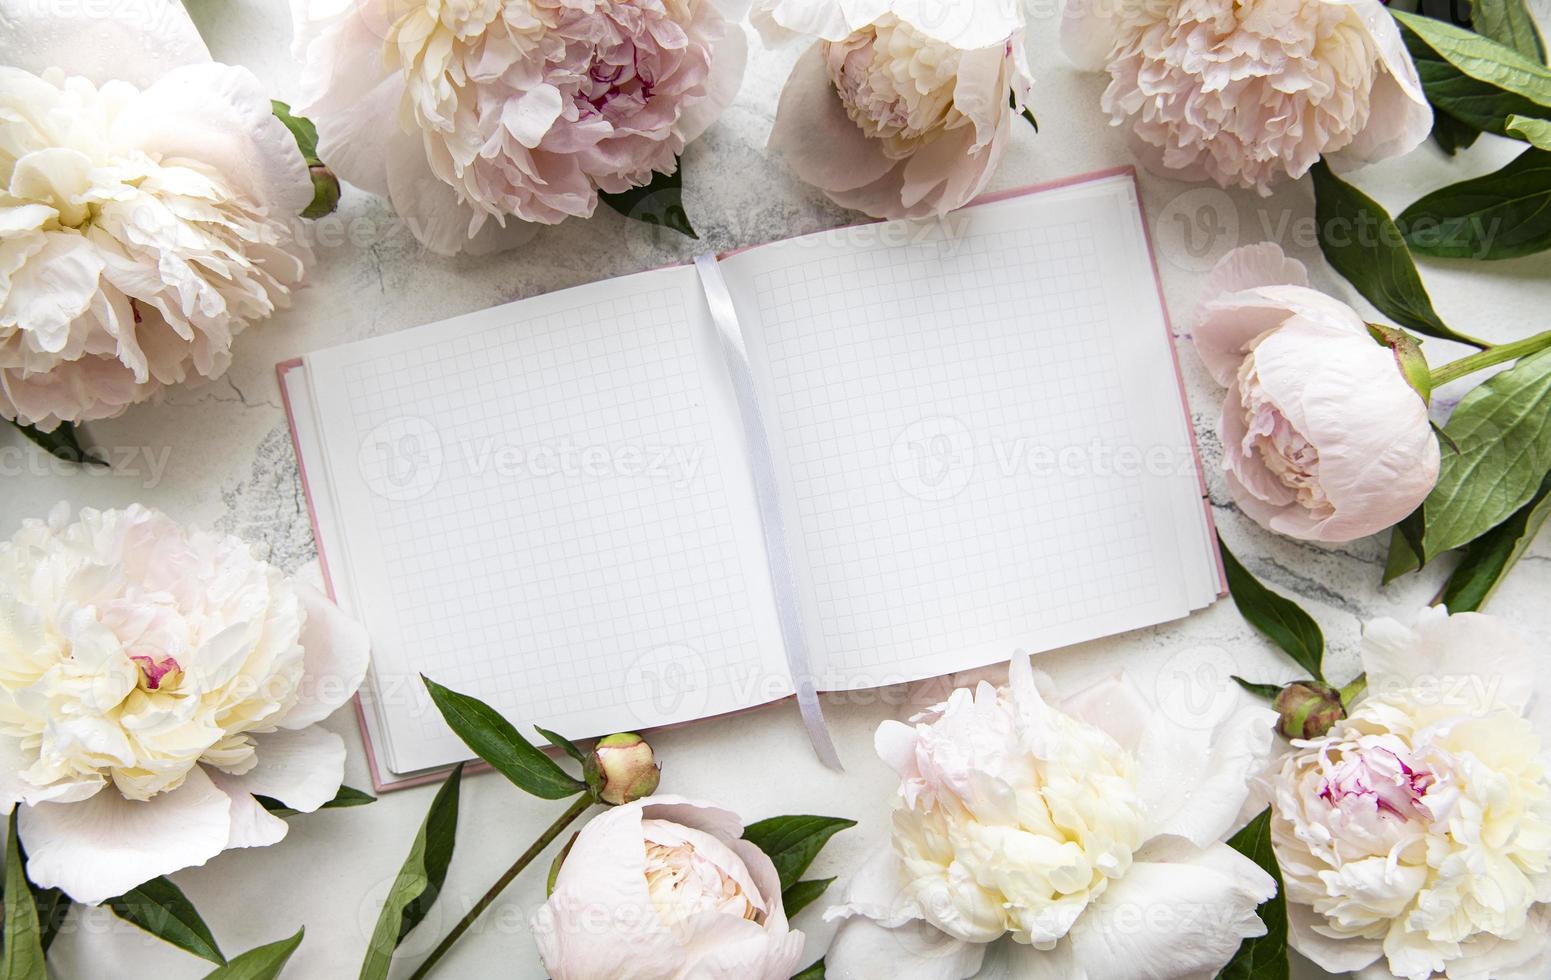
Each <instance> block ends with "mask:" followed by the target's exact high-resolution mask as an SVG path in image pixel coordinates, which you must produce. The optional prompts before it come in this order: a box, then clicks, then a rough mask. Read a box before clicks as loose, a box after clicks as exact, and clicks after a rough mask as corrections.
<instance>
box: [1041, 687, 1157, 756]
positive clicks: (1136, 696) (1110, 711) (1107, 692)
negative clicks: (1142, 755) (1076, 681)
mask: <svg viewBox="0 0 1551 980" xmlns="http://www.w3.org/2000/svg"><path fill="white" fill-rule="evenodd" d="M1057 707H1059V708H1060V709H1061V710H1062V711H1064V712H1066V713H1067V714H1069V715H1071V716H1072V717H1073V718H1076V719H1078V720H1079V721H1085V722H1087V723H1088V724H1090V725H1092V726H1093V727H1095V728H1097V729H1099V730H1101V731H1104V732H1106V733H1108V734H1109V736H1110V737H1111V738H1113V739H1114V740H1115V741H1116V742H1118V743H1120V746H1121V748H1123V749H1125V750H1126V751H1127V752H1133V753H1134V752H1136V751H1137V749H1138V747H1140V746H1141V744H1142V740H1143V739H1144V737H1145V736H1146V734H1147V732H1148V730H1149V729H1150V728H1151V727H1153V725H1155V724H1157V723H1158V720H1157V719H1158V712H1157V710H1156V709H1154V708H1153V706H1152V705H1151V704H1149V703H1148V702H1147V699H1146V698H1144V697H1142V692H1141V691H1139V690H1137V688H1136V684H1135V683H1133V682H1132V680H1131V678H1130V677H1129V676H1127V675H1125V674H1112V675H1110V676H1109V677H1106V678H1103V679H1102V680H1099V681H1097V682H1095V683H1093V684H1091V685H1089V686H1088V687H1085V688H1083V689H1081V690H1079V691H1076V692H1074V693H1072V694H1070V695H1067V696H1066V697H1064V698H1062V699H1061V702H1060V704H1059V705H1058V706H1057Z"/></svg>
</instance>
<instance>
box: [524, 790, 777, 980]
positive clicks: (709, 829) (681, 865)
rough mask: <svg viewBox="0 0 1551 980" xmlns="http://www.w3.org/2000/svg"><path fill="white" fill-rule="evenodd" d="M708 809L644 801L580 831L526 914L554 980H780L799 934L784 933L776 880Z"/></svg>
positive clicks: (765, 861)
mask: <svg viewBox="0 0 1551 980" xmlns="http://www.w3.org/2000/svg"><path fill="white" fill-rule="evenodd" d="M742 837H743V825H742V824H741V823H740V822H739V821H738V818H737V817H736V816H734V815H733V814H731V813H729V812H727V811H726V810H723V809H721V808H719V807H714V806H711V805H709V804H705V803H696V802H694V801H692V800H685V799H681V798H679V797H676V796H652V797H647V798H646V799H643V800H640V801H637V802H635V803H627V804H625V805H624V806H618V807H614V808H613V809H611V810H608V811H607V812H604V813H601V814H599V815H598V816H597V817H595V818H593V820H592V821H591V822H590V823H588V824H587V826H586V827H584V828H582V832H581V834H579V835H578V836H577V838H576V841H575V843H573V844H572V845H571V850H570V852H569V853H567V855H566V857H565V863H564V864H562V865H561V866H560V873H559V874H558V875H557V876H556V877H555V887H554V891H553V893H552V894H551V895H550V897H549V901H548V902H546V903H545V904H544V906H543V907H542V908H540V909H539V910H538V911H537V912H536V913H534V916H533V921H532V927H533V938H534V940H535V941H536V942H537V943H538V947H539V955H540V956H541V957H542V958H543V960H544V968H545V969H546V970H548V971H549V975H550V976H552V977H554V978H555V980H600V978H603V977H652V978H654V980H655V978H660V980H786V978H788V977H790V976H791V975H792V974H793V973H794V972H795V971H796V967H797V961H798V960H799V959H801V957H802V947H803V934H802V933H800V932H793V931H791V930H790V929H789V928H788V927H787V922H786V913H785V911H784V910H783V909H782V906H781V879H780V876H779V875H778V874H776V869H775V865H773V864H772V863H771V862H770V858H768V857H766V856H765V854H764V853H763V852H762V851H760V849H759V848H757V847H755V846H754V845H753V844H750V843H749V842H748V841H746V840H743V839H742Z"/></svg>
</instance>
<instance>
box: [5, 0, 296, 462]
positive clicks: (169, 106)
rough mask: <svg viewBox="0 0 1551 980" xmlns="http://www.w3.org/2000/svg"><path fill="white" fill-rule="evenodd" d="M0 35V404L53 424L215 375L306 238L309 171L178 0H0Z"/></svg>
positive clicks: (251, 88)
mask: <svg viewBox="0 0 1551 980" xmlns="http://www.w3.org/2000/svg"><path fill="white" fill-rule="evenodd" d="M98 14H100V15H101V16H96V15H98ZM0 49H3V50H4V51H5V58H6V61H7V62H8V66H5V67H0V188H3V189H0V417H4V418H7V419H11V420H14V421H19V422H22V423H24V424H29V425H36V426H38V427H39V428H41V429H43V430H45V431H51V430H53V429H54V428H56V427H57V426H58V425H59V424H60V423H61V422H82V421H89V420H92V419H102V418H112V417H114V416H117V415H119V414H121V413H122V412H123V411H124V410H125V409H126V408H128V407H129V406H130V405H132V404H134V403H137V402H142V401H145V400H146V399H148V398H150V397H152V396H153V395H155V394H156V393H157V392H159V391H160V390H161V389H162V388H164V387H166V386H167V385H172V384H178V383H180V382H182V381H185V380H187V379H189V378H190V377H195V376H197V377H199V378H204V379H212V378H217V377H220V376H221V375H222V374H223V373H224V372H225V371H226V369H227V367H228V366H229V365H230V364H231V356H232V355H231V350H232V342H233V340H234V339H235V338H236V337H237V335H238V334H240V333H241V332H242V331H243V330H244V329H245V328H246V327H248V326H249V325H250V324H252V323H254V322H256V321H258V320H262V319H264V318H266V317H268V316H269V315H270V314H271V313H273V312H274V311H275V310H276V309H277V308H278V307H281V306H283V305H285V303H286V302H287V298H288V296H289V293H290V287H291V286H293V285H294V284H296V283H297V282H298V281H299V280H300V279H301V275H302V265H303V260H304V258H306V257H307V254H308V253H307V249H306V248H305V247H304V246H303V245H302V244H300V243H299V242H297V241H296V240H295V239H294V237H293V233H292V229H291V224H290V223H291V222H292V221H293V220H294V219H295V218H296V216H297V215H298V214H299V213H300V212H301V211H302V209H303V208H305V207H306V206H307V204H308V203H309V202H310V201H311V200H312V181H311V178H310V176H309V175H308V171H307V164H306V161H305V160H303V158H302V155H301V152H300V151H299V150H298V149H297V148H296V141H295V139H294V138H293V137H292V136H291V134H290V132H289V131H287V130H286V128H285V126H284V125H283V124H281V123H280V122H279V120H277V119H275V118H274V114H273V112H272V111H271V107H270V102H269V99H268V97H267V96H266V95H265V93H264V92H263V90H262V89H261V88H260V86H259V83H258V80H257V79H255V78H254V77H253V75H252V74H251V73H249V72H248V71H247V70H246V69H244V68H235V67H232V66H229V65H220V64H216V63H214V62H212V61H211V60H210V55H209V53H208V52H207V51H206V50H205V47H204V44H203V42H201V41H200V40H199V35H198V34H197V33H196V32H195V30H194V26H193V24H192V23H191V22H190V21H189V19H188V15H187V14H185V13H184V12H183V8H182V7H181V6H179V5H178V4H176V3H174V2H172V0H126V2H124V3H115V4H108V5H105V6H103V8H102V9H101V10H97V9H96V8H95V7H94V6H93V5H89V4H86V5H81V4H78V5H67V7H66V8H65V9H63V10H62V11H60V12H57V13H54V14H50V15H48V16H44V15H43V14H41V13H40V12H39V10H38V9H37V5H36V4H29V3H27V2H26V0H0Z"/></svg>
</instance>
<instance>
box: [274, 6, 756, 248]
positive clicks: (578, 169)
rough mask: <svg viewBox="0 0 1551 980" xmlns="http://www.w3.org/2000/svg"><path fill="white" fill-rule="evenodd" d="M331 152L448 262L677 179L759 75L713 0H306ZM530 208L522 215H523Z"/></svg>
mask: <svg viewBox="0 0 1551 980" xmlns="http://www.w3.org/2000/svg"><path fill="white" fill-rule="evenodd" d="M291 9H292V19H293V22H294V29H295V41H294V50H295V54H296V57H297V59H298V60H299V61H301V62H303V64H304V65H305V70H304V72H303V75H302V90H303V95H302V98H301V99H300V100H299V101H298V104H297V111H299V112H302V113H304V114H305V115H307V116H309V117H310V118H312V119H313V120H314V121H315V122H316V123H317V125H318V155H319V156H320V157H321V158H322V159H323V162H324V163H326V164H328V165H329V166H330V167H332V168H333V169H334V171H335V172H336V173H338V174H339V175H340V176H341V177H343V178H344V179H346V180H348V181H350V182H351V183H353V184H356V185H357V186H360V187H362V188H365V189H366V190H369V191H371V192H373V193H375V194H380V195H383V196H385V197H387V198H389V199H390V200H391V202H392V204H393V207H394V209H395V210H396V211H397V212H398V213H399V215H400V216H401V217H403V218H404V219H405V221H406V223H407V224H408V225H409V228H410V231H411V232H413V234H414V235H415V237H416V238H418V239H419V240H420V241H421V242H423V243H424V244H425V245H426V247H428V248H430V249H431V250H432V251H434V252H438V253H441V254H444V255H451V254H453V253H456V252H459V251H462V250H465V249H468V250H470V251H475V252H486V251H493V250H496V249H501V248H510V247H512V246H513V245H516V244H520V243H521V242H522V241H524V240H526V237H527V236H528V235H529V234H530V233H531V229H530V228H528V227H527V226H525V225H524V223H525V222H540V223H544V224H554V223H556V222H559V221H562V220H564V219H565V218H566V217H568V216H571V215H576V216H580V217H586V216H588V215H590V214H592V212H593V209H594V208H595V207H597V204H598V191H600V190H602V191H608V192H613V193H617V192H620V191H624V190H627V189H629V188H631V187H638V186H641V185H644V184H647V183H649V182H650V181H651V179H652V175H653V173H672V172H673V171H674V168H675V166H676V163H675V159H676V157H677V155H678V154H679V153H681V152H682V151H683V149H684V147H685V145H686V144H687V143H689V141H691V140H693V139H695V138H696V137H697V136H699V135H700V134H701V133H702V132H704V131H705V129H706V127H708V126H710V124H711V123H712V122H713V121H715V119H716V117H717V116H718V115H720V114H721V112H722V110H723V109H725V108H726V107H727V104H728V103H729V102H731V101H732V98H733V95H734V94H735V93H736V92H737V89H738V84H739V82H740V81H741V80H742V78H743V63H744V57H745V47H744V40H743V33H742V31H741V29H739V28H738V27H737V26H736V25H729V24H727V22H726V21H725V20H724V19H723V18H722V15H721V14H720V13H719V12H718V10H717V8H716V6H715V4H714V3H713V2H712V0H650V2H645V3H636V2H629V0H504V2H502V0H346V2H339V0H292V5H291ZM509 218H516V219H517V221H516V222H509V221H508V219H509Z"/></svg>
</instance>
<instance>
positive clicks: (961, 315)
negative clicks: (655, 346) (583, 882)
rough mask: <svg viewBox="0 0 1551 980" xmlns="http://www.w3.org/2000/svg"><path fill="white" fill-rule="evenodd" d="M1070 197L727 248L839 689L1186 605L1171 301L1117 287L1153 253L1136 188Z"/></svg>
mask: <svg viewBox="0 0 1551 980" xmlns="http://www.w3.org/2000/svg"><path fill="white" fill-rule="evenodd" d="M1064 196H1065V197H1066V198H1067V200H1066V201H1065V202H1064V203H1062V202H1061V201H1059V200H1055V201H1038V199H1039V195H1034V196H1032V197H1030V198H1028V199H1026V200H1014V201H1008V202H1001V203H997V204H990V205H985V206H984V207H983V208H979V209H973V210H971V211H970V212H963V213H961V216H955V217H956V218H959V219H960V220H959V225H960V226H959V227H957V228H949V229H944V228H941V227H935V228H934V226H931V225H916V226H903V227H906V228H911V229H913V230H912V231H911V235H912V236H913V237H914V240H912V241H904V242H896V243H893V244H888V243H886V238H880V237H879V236H873V240H872V241H871V242H870V243H864V244H853V243H850V242H848V241H847V240H846V237H845V236H843V235H839V234H831V235H828V236H816V238H815V239H814V240H811V241H809V240H796V241H793V242H788V243H783V244H782V245H779V246H774V247H771V248H767V249H761V250H756V251H754V252H752V253H748V254H746V255H744V256H739V257H736V258H734V259H731V260H729V262H728V263H727V267H728V270H729V275H728V278H729V281H730V282H734V281H735V282H738V283H740V287H736V288H737V289H738V291H737V292H735V296H737V297H738V306H739V315H740V318H744V319H745V330H746V331H747V333H748V335H749V337H750V347H751V352H752V353H751V356H752V357H753V358H754V359H755V360H756V361H757V362H758V363H757V366H756V370H755V374H756V378H757V379H759V383H760V386H761V389H762V390H761V397H762V398H764V399H765V402H766V404H767V406H773V408H771V409H770V416H771V418H772V419H773V420H775V421H773V422H772V428H773V429H774V430H776V431H774V432H773V433H772V437H773V441H774V442H775V443H777V444H778V445H779V447H780V448H779V449H778V450H777V452H778V454H779V455H780V457H781V461H780V463H778V466H777V468H778V470H784V471H785V474H786V476H787V483H786V485H785V487H784V488H783V490H784V491H785V494H784V495H785V499H786V506H787V507H788V509H789V511H790V513H791V515H792V523H793V524H794V525H795V526H796V528H797V529H798V530H797V531H795V532H794V535H795V536H796V537H797V538H799V539H800V543H796V544H794V550H795V551H797V552H798V553H799V554H800V555H801V557H800V558H799V563H800V564H801V565H803V572H804V573H805V574H804V575H803V578H804V579H805V582H804V584H805V587H806V592H807V596H806V600H807V602H806V612H807V615H808V624H807V625H808V629H809V632H810V636H811V637H812V638H813V639H814V645H815V647H816V648H818V650H819V652H818V653H816V655H815V656H816V659H818V661H819V663H820V664H822V666H821V667H819V672H820V674H821V676H823V677H824V679H825V684H826V686H827V687H829V688H845V687H872V686H877V685H880V684H884V683H889V682H893V681H898V680H902V679H908V678H913V677H920V676H929V675H933V674H939V673H944V672H947V671H951V670H958V669H964V668H967V667H971V666H975V665H977V664H983V663H989V662H994V661H997V660H1004V659H1006V658H1007V657H1008V656H1009V655H1010V654H1011V653H1012V652H1013V651H1014V650H1015V649H1017V648H1020V647H1022V648H1026V649H1029V648H1032V649H1048V648H1050V647H1054V646H1058V645H1063V644H1066V643H1071V642H1076V641H1078V640H1082V639H1089V638H1092V637H1095V636H1100V635H1106V634H1109V633H1113V632H1118V631H1121V630H1124V629H1128V628H1133V627H1135V626H1140V625H1146V624H1150V623H1155V622H1159V621H1162V620H1164V619H1169V618H1174V617H1176V616H1180V615H1184V614H1185V613H1186V612H1188V611H1189V607H1190V603H1189V597H1188V595H1187V589H1186V588H1185V586H1184V585H1182V583H1181V578H1182V576H1181V574H1180V565H1181V562H1180V561H1179V560H1178V558H1177V552H1178V550H1179V544H1178V542H1179V536H1178V535H1177V534H1176V530H1175V522H1176V520H1178V518H1179V515H1180V514H1184V513H1188V510H1187V508H1189V507H1191V506H1193V507H1194V508H1195V511H1196V514H1195V517H1197V518H1199V516H1200V514H1199V511H1200V497H1199V488H1198V487H1197V485H1196V484H1195V482H1194V457H1193V455H1192V454H1191V451H1190V445H1189V436H1188V432H1187V431H1186V430H1185V429H1184V427H1183V425H1182V424H1181V423H1182V419H1183V413H1182V412H1181V411H1180V409H1179V396H1178V394H1177V392H1176V391H1175V390H1174V389H1173V374H1172V369H1171V366H1170V365H1171V362H1170V361H1168V360H1167V358H1168V356H1169V355H1168V351H1167V348H1166V346H1164V345H1165V344H1166V342H1167V339H1166V333H1165V331H1164V329H1163V326H1162V324H1161V322H1160V321H1159V313H1158V310H1159V307H1158V302H1157V299H1156V297H1155V296H1153V297H1152V298H1151V299H1150V301H1149V302H1147V303H1145V304H1143V305H1140V306H1138V301H1137V299H1136V297H1135V296H1134V295H1133V294H1132V291H1131V289H1130V288H1129V287H1127V286H1121V287H1119V288H1117V285H1116V281H1117V278H1118V279H1120V281H1121V282H1123V283H1124V282H1126V281H1127V279H1128V278H1129V279H1130V280H1131V281H1135V280H1136V279H1137V278H1139V277H1142V276H1145V283H1146V285H1147V287H1148V289H1149V290H1150V289H1151V287H1152V278H1151V272H1150V267H1149V266H1146V265H1145V264H1144V263H1145V252H1144V251H1142V252H1139V250H1137V249H1136V248H1134V245H1135V244H1136V243H1134V242H1128V241H1127V240H1126V239H1124V238H1123V237H1120V236H1119V234H1118V230H1119V229H1123V228H1125V227H1126V226H1127V221H1126V215H1125V213H1124V212H1123V210H1122V209H1121V205H1123V204H1126V203H1129V198H1128V197H1126V196H1125V195H1123V194H1121V193H1118V192H1117V190H1116V189H1115V188H1114V187H1110V188H1108V189H1104V188H1101V189H1099V191H1098V192H1097V193H1089V194H1087V195H1075V196H1074V195H1071V194H1067V195H1064ZM1030 201H1036V202H1038V204H1037V205H1033V204H1029V203H1027V202H1030ZM1130 211H1131V215H1132V217H1131V218H1130V219H1129V225H1130V226H1131V227H1136V220H1137V219H1136V217H1135V206H1134V204H1131V205H1130ZM883 227H888V226H883ZM1138 258H1140V260H1141V262H1140V263H1139V262H1138V261H1137V260H1138ZM1149 308H1150V310H1151V311H1152V312H1151V315H1150V316H1149V315H1148V310H1149ZM746 314H747V315H746ZM1149 360H1151V362H1152V368H1151V370H1150V371H1149V370H1147V368H1146V364H1147V361H1149ZM1160 375H1162V376H1164V377H1165V379H1166V382H1167V383H1166V384H1162V385H1160V384H1159V383H1158V382H1157V380H1156V379H1157V377H1158V376H1160ZM1171 412H1172V418H1173V419H1174V421H1175V423H1176V424H1175V425H1173V426H1172V427H1169V426H1164V425H1160V423H1159V418H1160V417H1162V418H1168V417H1171ZM1149 454H1151V455H1150V456H1149ZM1149 460H1150V462H1149ZM1133 462H1135V464H1136V466H1135V468H1134V469H1133V467H1132V463H1133ZM1152 470H1156V471H1158V472H1156V473H1154V472H1152ZM1138 471H1140V472H1138ZM1186 577H1188V576H1186Z"/></svg>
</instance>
